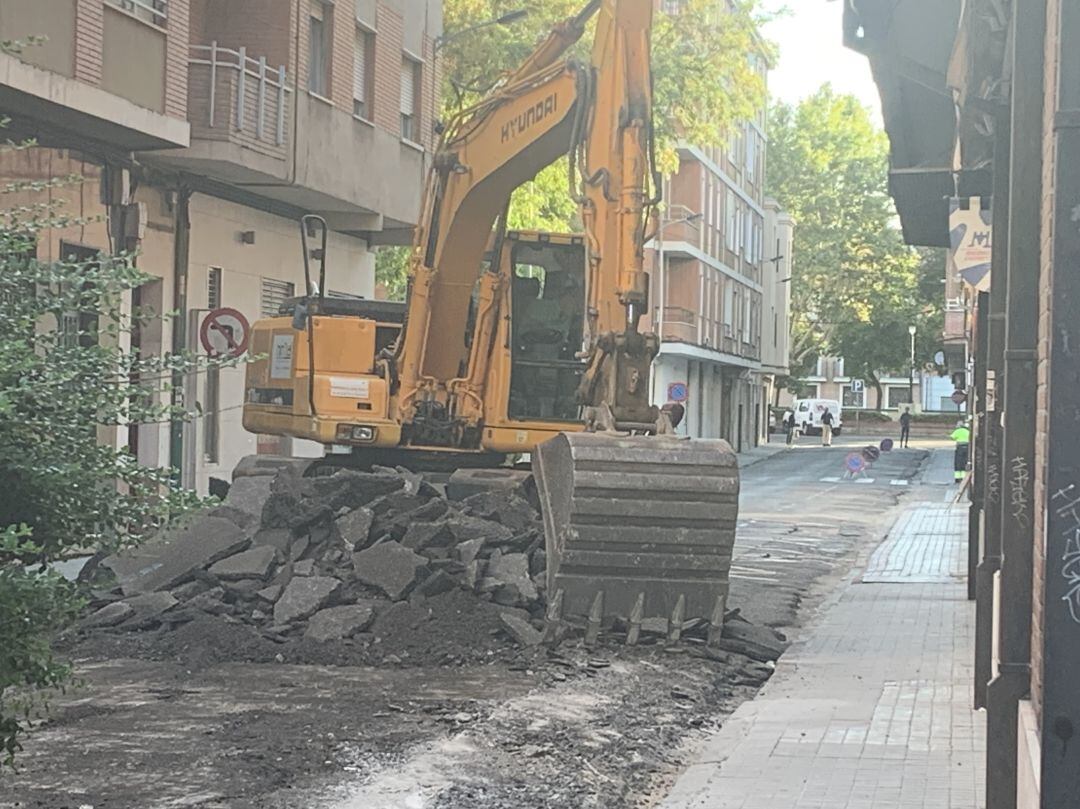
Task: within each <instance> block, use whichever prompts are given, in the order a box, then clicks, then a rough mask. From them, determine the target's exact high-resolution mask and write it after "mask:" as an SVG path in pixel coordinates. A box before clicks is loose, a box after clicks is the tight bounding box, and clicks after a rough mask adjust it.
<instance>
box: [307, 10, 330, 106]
mask: <svg viewBox="0 0 1080 809" xmlns="http://www.w3.org/2000/svg"><path fill="white" fill-rule="evenodd" d="M310 21H311V31H310V35H309V37H308V90H310V91H311V92H313V93H315V95H320V96H323V97H324V98H327V97H329V95H330V31H331V26H332V25H333V9H332V8H331V7H330V6H328V5H327V4H326V3H323V2H322V0H311V3H310Z"/></svg>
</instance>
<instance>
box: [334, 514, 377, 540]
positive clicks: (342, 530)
mask: <svg viewBox="0 0 1080 809" xmlns="http://www.w3.org/2000/svg"><path fill="white" fill-rule="evenodd" d="M374 521H375V512H373V511H372V510H371V509H369V508H365V507H361V508H358V509H356V510H355V511H350V512H349V513H348V514H346V515H344V516H343V517H338V518H337V519H336V520H334V525H335V527H336V528H337V532H338V534H339V535H340V536H341V538H342V540H343V541H344V542H345V546H346V547H347V548H349V549H350V550H352V549H354V548H364V547H367V543H368V535H369V534H370V533H371V524H372V523H373V522H374Z"/></svg>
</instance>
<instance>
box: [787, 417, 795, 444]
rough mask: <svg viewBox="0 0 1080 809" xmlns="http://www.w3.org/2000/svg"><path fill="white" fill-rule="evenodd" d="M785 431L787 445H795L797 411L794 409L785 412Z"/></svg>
mask: <svg viewBox="0 0 1080 809" xmlns="http://www.w3.org/2000/svg"><path fill="white" fill-rule="evenodd" d="M784 432H785V433H787V445H788V446H789V447H793V446H795V413H794V411H792V410H789V411H788V412H787V413H785V414H784Z"/></svg>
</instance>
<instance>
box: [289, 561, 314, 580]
mask: <svg viewBox="0 0 1080 809" xmlns="http://www.w3.org/2000/svg"><path fill="white" fill-rule="evenodd" d="M292 571H293V574H294V575H296V576H314V575H315V560H314V559H305V560H304V561H302V562H296V563H294V564H293V566H292Z"/></svg>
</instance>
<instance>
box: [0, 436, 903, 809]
mask: <svg viewBox="0 0 1080 809" xmlns="http://www.w3.org/2000/svg"><path fill="white" fill-rule="evenodd" d="M841 451H842V450H841ZM794 455H796V456H798V455H803V457H822V458H823V460H822V461H821V462H820V467H821V468H820V469H819V468H816V467H811V468H807V467H806V463H805V462H804V461H803V460H802V458H790V459H789V460H777V461H776V462H766V463H762V464H759V465H757V466H755V467H753V468H752V469H751V470H750V474H748V475H747V476H746V477H747V480H748V482H749V483H751V484H753V491H754V492H755V494H754V495H753V497H751V498H748V499H747V500H746V502H744V505H743V522H741V523H740V526H739V539H738V541H737V545H736V548H737V558H736V565H735V568H733V585H732V595H731V600H730V601H729V607H739V608H741V609H742V610H743V612H744V614H745V615H747V617H749V618H750V619H751V620H755V621H758V622H760V623H763V624H768V625H772V626H775V627H778V628H781V629H782V630H783V631H785V632H788V633H792V632H797V631H798V626H799V625H800V624H801V623H803V622H804V621H805V620H807V618H808V617H809V616H810V615H812V613H813V609H814V606H815V605H816V604H817V603H819V602H820V600H821V599H822V598H824V597H825V596H826V595H827V594H828V592H829V590H830V588H831V586H832V584H834V583H835V582H836V581H837V580H838V579H839V578H841V577H843V576H844V575H846V573H847V571H848V570H849V569H850V566H851V563H852V561H853V560H854V558H855V557H856V555H857V554H858V553H860V552H865V551H866V549H867V548H868V547H872V545H873V544H874V543H875V542H876V541H877V539H878V538H879V537H880V529H881V527H882V525H883V524H884V523H885V522H886V521H887V519H888V513H889V511H890V509H891V508H892V507H893V506H895V505H896V503H897V501H898V499H899V498H900V497H901V496H902V495H901V494H900V493H898V492H897V491H896V489H895V488H894V487H888V486H887V485H886V486H884V487H880V488H879V487H870V486H852V487H849V488H847V489H843V490H842V491H841V494H839V495H837V496H836V499H833V500H832V501H829V502H824V503H822V502H820V500H821V498H820V496H819V495H818V494H811V493H810V490H809V489H807V495H806V497H805V499H804V500H803V499H800V497H802V495H800V494H799V490H798V487H797V486H795V485H793V481H795V482H796V483H797V480H798V478H797V476H799V475H802V476H803V477H804V478H806V479H807V480H809V479H811V478H813V479H814V480H816V479H817V478H816V476H818V475H821V474H826V473H827V472H825V471H823V470H825V468H826V460H825V457H826V456H824V455H820V456H818V455H815V456H809V455H805V454H803V453H798V452H796V453H794ZM782 457H786V456H782ZM838 458H839V456H838ZM900 460H901V459H900V458H897V463H896V467H895V470H894V471H891V472H889V473H888V474H889V475H897V476H904V477H909V476H911V475H914V474H915V473H916V471H917V469H918V466H919V463H920V462H921V460H922V456H916V455H912V456H911V457H909V458H907V460H906V461H905V462H904V463H903V464H901V463H899V461H900ZM833 465H835V464H834V463H833V461H832V460H828V468H829V469H831V468H832V466H833ZM883 477H884V475H883ZM838 491H839V490H838ZM779 492H782V495H778V493H779ZM815 509H820V510H821V511H815ZM437 598H439V599H444V600H445V601H443V602H440V603H439V604H436V605H433V604H427V603H425V602H424V601H423V600H415V602H414V603H408V602H401V603H399V604H397V605H395V606H394V608H393V609H391V610H388V611H386V612H385V613H384V614H382V615H380V616H379V618H378V619H377V620H376V623H375V624H374V625H372V626H371V627H370V628H369V629H368V631H366V632H364V633H362V634H361V635H358V636H356V637H354V638H350V639H348V640H345V641H337V642H330V643H324V644H317V643H313V642H310V641H305V640H303V639H294V640H290V641H288V642H286V643H277V642H275V641H274V640H272V639H269V638H267V637H265V636H264V635H261V634H259V633H258V632H257V631H256V630H255V629H253V628H252V627H250V626H248V625H245V624H242V623H239V622H235V621H230V620H228V618H227V617H225V616H216V617H214V618H213V619H210V618H209V617H208V618H207V619H206V620H195V621H191V622H189V623H187V624H185V625H183V626H181V627H179V628H177V629H175V630H173V631H172V632H170V633H168V637H167V638H166V637H153V635H152V633H116V632H110V631H97V632H93V633H90V634H88V635H85V636H82V637H72V638H69V639H68V640H67V642H66V643H65V645H64V646H63V647H62V651H64V652H65V653H67V654H70V655H71V656H72V657H73V658H74V659H75V660H76V661H77V662H78V669H79V672H80V676H81V678H82V680H83V684H82V686H81V687H79V688H76V689H73V690H71V691H69V692H68V693H67V694H66V695H64V696H62V697H61V698H59V699H58V700H57V701H56V703H55V705H54V711H53V715H52V718H51V719H50V721H49V722H48V723H47V724H46V725H44V726H43V727H41V728H40V729H39V730H38V731H37V732H36V733H35V734H34V735H33V736H32V737H31V738H30V740H29V741H28V743H27V745H26V750H25V751H24V752H23V753H22V755H21V756H20V759H19V766H20V772H19V773H17V774H15V775H14V776H12V775H10V774H4V775H0V807H2V808H3V809H14V808H15V807H19V809H27V808H28V807H35V808H36V809H62V808H67V807H70V809H87V808H89V809H149V808H150V807H153V808H154V809H158V808H160V809H166V808H167V809H173V807H198V808H199V809H226V808H227V809H255V808H256V807H259V808H260V809H262V807H266V808H267V809H294V808H295V809H299V808H300V807H304V808H305V809H306V808H307V807H311V808H312V809H459V808H464V807H468V808H469V809H472V808H473V807H475V808H476V809H511V807H513V808H514V809H518V808H519V807H521V808H531V807H551V808H552V809H555V808H556V807H558V809H571V807H575V808H576V807H597V808H598V809H599V808H600V807H603V808H604V809H607V808H608V807H610V808H611V809H615V807H620V808H621V807H648V806H652V805H654V804H655V802H656V801H657V800H658V799H659V797H661V796H662V795H663V794H664V791H665V788H666V786H667V785H668V784H669V783H670V782H671V780H672V779H673V778H674V776H675V775H676V774H677V773H678V771H679V769H680V768H681V767H682V766H683V764H684V763H685V762H686V761H687V759H688V758H689V756H690V754H691V752H692V750H693V748H694V746H695V745H696V744H698V743H700V741H701V740H702V739H703V738H704V737H705V734H706V733H707V732H708V731H710V730H712V729H715V728H716V727H717V726H719V724H720V723H722V722H723V721H724V720H725V718H726V717H727V716H728V715H730V713H731V712H732V711H733V710H734V709H735V708H736V707H737V706H738V705H739V704H740V703H742V702H743V701H745V700H747V699H751V698H752V697H753V695H754V694H755V693H756V692H757V690H758V689H759V688H760V686H761V685H762V683H764V682H765V681H766V679H767V677H768V676H769V674H770V673H771V667H770V666H769V665H768V664H764V663H760V662H756V661H754V660H751V659H749V658H747V657H744V656H742V655H735V654H731V653H720V654H714V653H710V652H708V651H707V650H706V649H705V647H704V645H703V644H701V643H699V642H694V641H693V640H692V639H691V640H684V641H683V642H682V643H680V644H679V645H678V646H676V647H673V648H667V647H666V646H665V644H663V643H661V642H660V640H659V638H656V637H654V636H646V637H647V639H648V640H649V641H651V642H649V643H646V644H645V645H642V646H638V647H634V648H628V647H626V646H624V645H623V644H622V643H621V642H620V640H619V639H618V638H615V637H602V638H601V643H600V645H599V646H598V647H597V648H595V649H591V650H590V649H586V648H584V647H583V646H582V644H581V642H580V640H579V639H576V638H574V639H571V640H569V641H567V642H564V643H563V644H562V646H560V647H558V648H557V649H555V650H553V651H549V650H547V649H545V648H532V649H524V650H523V649H521V648H519V646H518V645H517V644H515V643H514V642H513V641H512V640H511V639H510V638H509V636H508V635H506V633H505V631H504V629H503V628H502V627H501V622H500V620H499V617H498V609H499V608H498V607H496V606H495V605H494V604H491V603H488V602H483V601H477V600H476V599H475V598H472V597H471V596H468V595H467V594H464V593H459V592H457V591H452V592H450V593H446V594H444V595H442V596H438V597H437ZM433 601H434V599H433ZM435 607H437V608H435ZM710 655H712V657H713V658H715V659H710Z"/></svg>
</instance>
